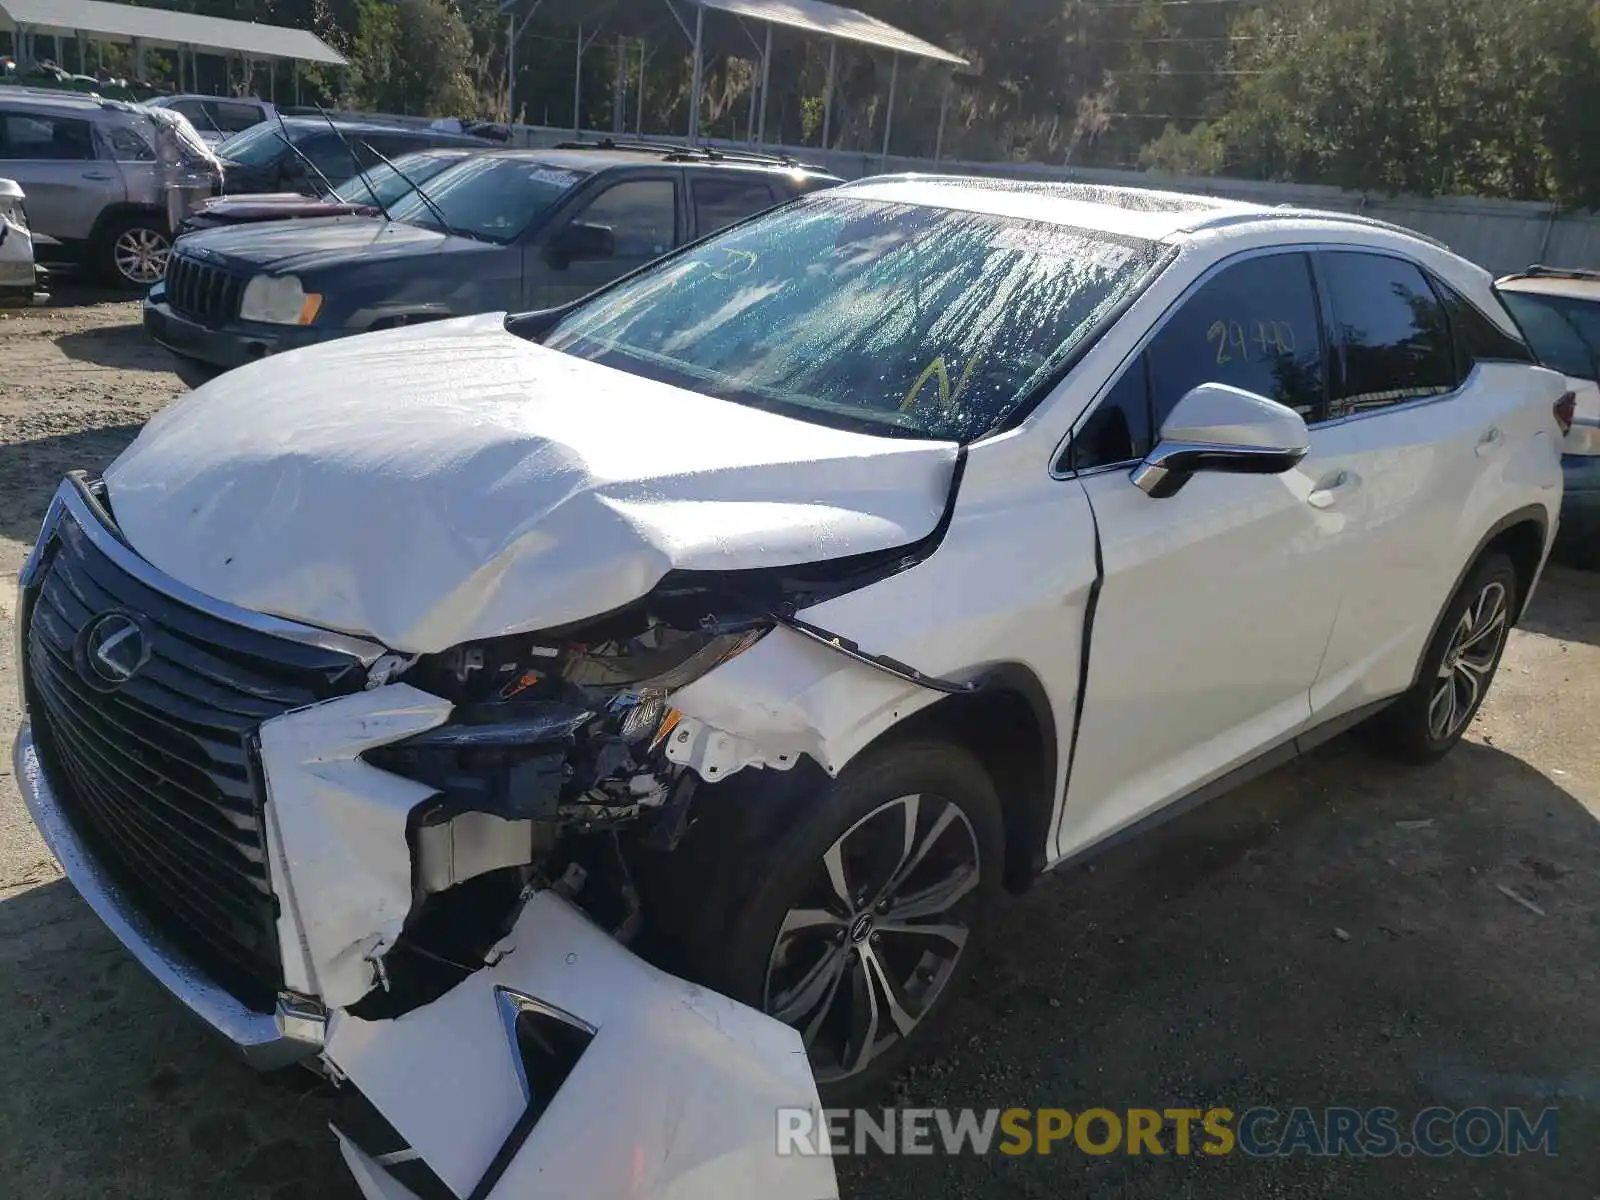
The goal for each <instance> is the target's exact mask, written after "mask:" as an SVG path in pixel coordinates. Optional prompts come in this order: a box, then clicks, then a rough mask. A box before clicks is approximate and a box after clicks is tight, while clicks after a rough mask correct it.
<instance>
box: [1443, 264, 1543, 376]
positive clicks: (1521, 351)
mask: <svg viewBox="0 0 1600 1200" xmlns="http://www.w3.org/2000/svg"><path fill="white" fill-rule="evenodd" d="M1428 282H1430V283H1431V284H1433V290H1434V293H1435V294H1436V295H1437V296H1438V297H1439V302H1440V303H1441V304H1443V305H1444V311H1445V313H1446V314H1447V315H1448V316H1449V318H1450V335H1451V337H1452V339H1453V340H1454V341H1455V351H1456V373H1457V375H1459V376H1460V377H1461V378H1462V379H1465V378H1466V377H1467V376H1468V375H1470V374H1471V373H1472V365H1473V364H1474V363H1477V362H1482V361H1485V360H1498V361H1500V362H1521V363H1528V362H1532V361H1533V353H1532V352H1531V351H1530V350H1529V349H1528V347H1527V345H1526V344H1525V343H1524V342H1523V341H1521V339H1519V338H1516V337H1513V336H1512V335H1511V334H1509V333H1507V332H1506V331H1505V330H1503V329H1501V328H1500V326H1498V325H1496V324H1495V323H1494V322H1493V321H1491V320H1490V319H1489V318H1488V317H1487V316H1485V315H1484V314H1483V312H1482V311H1481V310H1480V309H1479V308H1478V306H1477V305H1476V304H1474V303H1472V301H1470V300H1468V299H1467V298H1466V297H1465V296H1463V295H1462V294H1461V293H1460V292H1458V291H1456V290H1455V288H1453V287H1451V286H1450V285H1449V284H1448V283H1444V282H1442V281H1441V280H1439V279H1435V278H1432V277H1431V276H1430V277H1429V280H1428Z"/></svg>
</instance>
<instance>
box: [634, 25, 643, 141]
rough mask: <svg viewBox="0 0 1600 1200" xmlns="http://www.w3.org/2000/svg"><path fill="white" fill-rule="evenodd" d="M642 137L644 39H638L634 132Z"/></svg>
mask: <svg viewBox="0 0 1600 1200" xmlns="http://www.w3.org/2000/svg"><path fill="white" fill-rule="evenodd" d="M634 132H635V133H637V134H638V135H639V136H640V137H643V136H644V39H643V38H640V39H639V123H638V127H637V129H635V131H634Z"/></svg>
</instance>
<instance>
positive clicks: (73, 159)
mask: <svg viewBox="0 0 1600 1200" xmlns="http://www.w3.org/2000/svg"><path fill="white" fill-rule="evenodd" d="M0 174H3V175H4V176H5V177H6V178H8V179H15V180H16V181H17V182H18V183H19V184H21V185H22V190H23V192H24V193H25V194H26V195H27V205H28V220H29V221H30V222H32V224H33V226H34V229H35V230H36V231H37V232H39V233H43V234H46V235H48V236H49V237H52V238H56V239H57V240H69V241H84V240H87V239H88V237H89V235H90V233H91V232H93V230H94V226H95V221H96V220H97V219H98V218H99V216H100V214H101V212H103V211H104V210H105V208H106V206H107V205H110V204H117V203H120V202H121V201H122V200H123V198H124V195H125V193H124V188H123V184H122V173H121V172H120V171H118V170H117V166H116V164H115V163H113V162H111V161H109V160H104V159H102V158H101V157H100V153H99V149H98V144H97V142H96V140H95V137H94V126H93V125H92V124H91V123H90V122H89V121H88V120H87V119H86V118H83V117H76V116H63V115H58V114H55V113H47V112H30V111H27V110H24V109H17V108H9V107H0Z"/></svg>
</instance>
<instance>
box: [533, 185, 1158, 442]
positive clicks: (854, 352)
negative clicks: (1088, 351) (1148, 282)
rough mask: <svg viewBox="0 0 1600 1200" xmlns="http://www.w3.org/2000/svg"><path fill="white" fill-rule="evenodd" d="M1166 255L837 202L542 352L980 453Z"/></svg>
mask: <svg viewBox="0 0 1600 1200" xmlns="http://www.w3.org/2000/svg"><path fill="white" fill-rule="evenodd" d="M1161 259H1162V253H1161V248H1160V246H1159V245H1158V244H1156V243H1153V242H1147V241H1141V240H1138V239H1134V238H1124V237H1119V236H1116V235H1113V234H1108V233H1101V232H1098V231H1093V230H1085V229H1075V228H1068V227H1065V226H1059V225H1050V224H1044V223H1040V222H1034V221H1023V220H1016V219H1013V218H1010V217H998V216H991V215H988V214H985V213H974V212H963V211H957V210H947V209H939V208H924V207H920V206H914V205H906V204H890V203H884V202H881V201H869V200H858V199H854V198H850V197H843V196H837V195H835V196H828V197H820V198H815V199H809V200H804V201H801V202H800V203H799V204H798V205H793V206H790V207H789V208H786V209H783V210H780V211H778V212H776V213H773V214H771V215H769V216H766V217H758V218H757V219H756V220H754V221H752V222H750V223H749V224H746V225H742V226H739V227H737V228H735V229H732V230H730V231H729V232H727V233H724V234H721V235H719V236H717V237H714V238H711V239H709V240H708V241H705V242H702V243H700V244H699V245H698V246H696V247H694V248H692V249H690V250H688V251H686V252H685V253H683V254H681V255H678V256H676V257H674V258H671V259H668V260H667V261H665V262H663V263H661V264H660V265H659V266H657V267H655V268H652V269H650V270H648V271H646V272H645V273H644V274H642V275H640V276H638V277H637V278H635V279H633V280H630V281H629V282H627V283H624V284H622V285H620V286H618V287H615V288H613V289H611V290H610V291H607V292H604V293H602V294H601V295H599V296H597V297H595V298H594V299H593V300H591V301H590V302H589V303H587V304H584V305H583V306H581V307H580V308H578V309H577V310H576V311H575V312H574V313H572V314H571V315H569V316H568V317H566V318H565V319H564V320H562V321H561V322H560V323H559V324H558V325H556V326H555V327H554V329H553V330H552V331H551V332H550V333H549V334H547V335H546V336H545V337H544V338H542V339H541V341H542V342H543V344H544V345H546V346H548V347H551V348H552V349H556V350H561V351H564V352H565V353H567V354H572V355H576V356H578V357H580V358H589V359H593V360H596V361H598V362H603V363H606V364H607V365H609V366H613V367H617V368H618V369H620V370H624V371H629V372H632V373H634V374H638V375H645V376H648V377H651V378H656V379H661V380H664V381H666V382H669V383H675V384H678V385H680V386H682V387H687V388H691V389H693V390H694V391H697V392H702V393H706V394H708V395H713V396H719V397H722V398H724V399H727V400H733V401H736V402H738V403H741V404H750V405H754V406H757V407H762V408H771V409H773V410H775V411H778V412H782V413H785V414H787V415H789V416H795V417H800V418H802V419H805V420H810V421H816V422H819V423H821V424H833V425H842V426H844V427H846V428H856V429H863V430H865V431H867V432H870V433H880V434H889V435H895V436H902V437H925V438H936V439H940V440H948V441H962V442H965V441H970V440H972V439H973V438H976V437H981V436H982V435H983V434H985V433H988V432H990V431H991V430H993V429H995V428H996V427H997V426H999V425H1000V424H1001V423H1002V422H1003V421H1004V420H1005V418H1006V417H1007V416H1008V415H1010V413H1011V412H1012V411H1013V410H1014V409H1015V408H1016V407H1017V405H1018V404H1019V403H1021V402H1022V400H1023V399H1024V397H1026V396H1027V394H1028V392H1029V390H1030V388H1031V387H1032V386H1033V385H1034V384H1035V383H1037V382H1039V381H1040V380H1042V379H1043V378H1044V377H1045V376H1047V375H1048V374H1049V373H1050V371H1051V370H1052V369H1054V368H1055V367H1056V366H1058V365H1059V364H1060V362H1061V361H1062V359H1063V358H1064V357H1065V356H1066V355H1067V354H1069V353H1071V351H1072V350H1073V348H1074V347H1075V346H1076V345H1077V344H1078V343H1079V342H1080V341H1081V340H1082V338H1083V337H1084V336H1085V335H1086V334H1087V333H1088V332H1089V331H1090V330H1091V329H1093V328H1094V326H1095V325H1096V324H1097V323H1098V322H1099V321H1100V320H1101V319H1102V318H1103V317H1104V316H1105V315H1106V314H1107V313H1108V312H1109V311H1110V310H1111V309H1112V308H1113V307H1114V306H1115V305H1116V304H1117V303H1118V302H1119V301H1121V300H1122V299H1123V297H1125V296H1127V295H1128V294H1129V293H1130V291H1132V290H1133V289H1134V288H1135V287H1137V286H1138V285H1139V284H1140V282H1141V281H1142V280H1143V279H1144V278H1145V277H1146V276H1147V275H1148V274H1149V273H1150V272H1151V270H1153V269H1154V268H1155V266H1156V264H1157V263H1158V262H1159V261H1161Z"/></svg>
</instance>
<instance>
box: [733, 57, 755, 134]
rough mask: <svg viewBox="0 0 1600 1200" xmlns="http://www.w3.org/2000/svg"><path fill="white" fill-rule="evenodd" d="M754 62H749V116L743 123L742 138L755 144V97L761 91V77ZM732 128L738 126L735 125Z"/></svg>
mask: <svg viewBox="0 0 1600 1200" xmlns="http://www.w3.org/2000/svg"><path fill="white" fill-rule="evenodd" d="M755 68H756V64H755V63H751V64H750V118H749V120H748V121H747V122H746V123H745V127H744V140H745V141H747V142H749V143H750V144H751V145H752V146H754V145H755V144H756V97H757V95H758V93H759V92H760V91H761V77H760V76H759V75H757V74H756V69H755ZM734 128H738V126H735V127H734Z"/></svg>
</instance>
